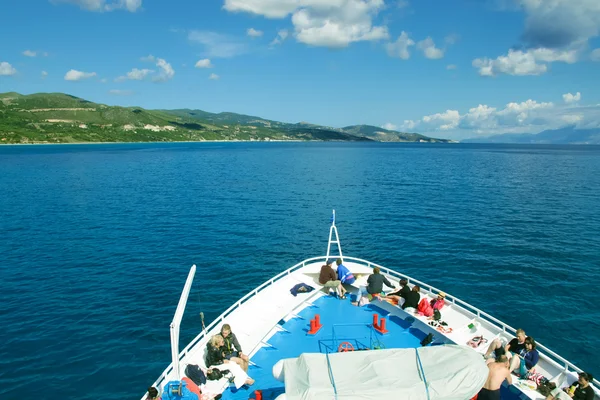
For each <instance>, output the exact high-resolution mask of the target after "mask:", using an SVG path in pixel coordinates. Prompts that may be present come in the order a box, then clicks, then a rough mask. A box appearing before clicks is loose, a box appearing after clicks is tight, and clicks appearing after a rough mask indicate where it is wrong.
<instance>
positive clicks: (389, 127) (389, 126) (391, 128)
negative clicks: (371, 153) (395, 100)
mask: <svg viewBox="0 0 600 400" xmlns="http://www.w3.org/2000/svg"><path fill="white" fill-rule="evenodd" d="M381 127H382V128H383V129H387V130H388V131H395V130H396V128H398V125H394V124H392V123H391V122H388V123H386V124H383V125H382V126H381Z"/></svg>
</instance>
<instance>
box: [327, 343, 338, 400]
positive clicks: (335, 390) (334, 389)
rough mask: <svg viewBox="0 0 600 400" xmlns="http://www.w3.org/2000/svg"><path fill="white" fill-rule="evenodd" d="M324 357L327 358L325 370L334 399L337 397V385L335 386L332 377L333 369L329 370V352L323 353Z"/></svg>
mask: <svg viewBox="0 0 600 400" xmlns="http://www.w3.org/2000/svg"><path fill="white" fill-rule="evenodd" d="M325 358H326V359H327V371H328V372H329V379H330V380H331V385H332V386H333V394H334V398H335V400H337V398H338V393H337V387H336V386H335V379H333V371H332V370H331V363H330V362H329V352H326V353H325Z"/></svg>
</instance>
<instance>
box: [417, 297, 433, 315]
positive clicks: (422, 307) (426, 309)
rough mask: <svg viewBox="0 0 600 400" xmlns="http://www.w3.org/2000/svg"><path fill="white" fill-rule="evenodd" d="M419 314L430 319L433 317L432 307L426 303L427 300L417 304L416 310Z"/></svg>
mask: <svg viewBox="0 0 600 400" xmlns="http://www.w3.org/2000/svg"><path fill="white" fill-rule="evenodd" d="M417 311H418V312H419V314H421V315H424V316H426V317H431V316H432V315H433V307H431V304H429V302H428V301H427V299H422V300H421V302H420V303H419V307H418V308H417Z"/></svg>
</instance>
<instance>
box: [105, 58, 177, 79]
mask: <svg viewBox="0 0 600 400" xmlns="http://www.w3.org/2000/svg"><path fill="white" fill-rule="evenodd" d="M140 60H142V61H145V62H151V63H155V64H156V66H157V67H158V73H155V71H154V70H151V69H137V68H134V69H132V70H131V71H130V72H128V73H127V76H120V77H118V78H117V79H115V81H117V82H120V81H124V80H125V79H130V80H143V79H145V78H150V77H151V78H152V82H166V81H168V80H170V79H173V77H174V76H175V70H174V69H173V67H172V66H171V64H169V63H168V62H167V61H166V60H165V59H163V58H158V57H154V56H153V55H148V56H146V57H142V58H140Z"/></svg>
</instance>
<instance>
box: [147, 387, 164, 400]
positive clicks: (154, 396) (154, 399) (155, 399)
mask: <svg viewBox="0 0 600 400" xmlns="http://www.w3.org/2000/svg"><path fill="white" fill-rule="evenodd" d="M160 399H161V397H160V396H159V395H158V390H157V389H156V388H155V387H154V386H150V387H149V388H148V396H146V400H160Z"/></svg>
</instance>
